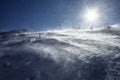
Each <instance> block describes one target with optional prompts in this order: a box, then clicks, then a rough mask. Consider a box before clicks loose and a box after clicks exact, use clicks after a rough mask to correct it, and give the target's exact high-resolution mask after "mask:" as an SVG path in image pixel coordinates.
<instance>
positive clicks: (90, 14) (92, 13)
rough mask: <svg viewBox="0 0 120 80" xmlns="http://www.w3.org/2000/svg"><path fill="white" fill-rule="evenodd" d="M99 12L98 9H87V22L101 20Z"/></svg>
mask: <svg viewBox="0 0 120 80" xmlns="http://www.w3.org/2000/svg"><path fill="white" fill-rule="evenodd" d="M99 17H100V16H99V12H98V10H97V9H87V10H86V12H85V15H84V18H85V20H87V22H95V21H96V20H98V18H99Z"/></svg>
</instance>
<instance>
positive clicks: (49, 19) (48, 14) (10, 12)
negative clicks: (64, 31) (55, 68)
mask: <svg viewBox="0 0 120 80" xmlns="http://www.w3.org/2000/svg"><path fill="white" fill-rule="evenodd" d="M86 7H97V8H99V9H100V13H101V15H102V16H106V17H107V20H108V21H109V23H110V24H116V23H119V21H120V15H119V14H120V10H119V9H120V1H119V0H0V29H24V28H27V29H34V30H46V29H53V28H57V27H58V26H59V24H61V25H63V26H65V27H66V26H67V27H69V26H80V25H82V22H84V21H82V20H83V19H82V13H83V12H84V11H85V8H86ZM105 22H106V20H105V19H104V18H103V17H101V19H100V24H101V25H103V23H105ZM31 25H32V27H31Z"/></svg>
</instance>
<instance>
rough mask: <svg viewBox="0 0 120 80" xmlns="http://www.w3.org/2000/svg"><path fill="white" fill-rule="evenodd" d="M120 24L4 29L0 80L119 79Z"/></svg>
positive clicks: (0, 37)
mask: <svg viewBox="0 0 120 80" xmlns="http://www.w3.org/2000/svg"><path fill="white" fill-rule="evenodd" d="M119 72H120V28H111V29H110V30H107V29H102V28H101V29H93V30H89V29H84V30H79V29H78V30H75V29H65V30H53V31H45V32H28V31H7V32H0V80H56V79H57V80H119V79H120V77H119V76H120V74H119Z"/></svg>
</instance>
